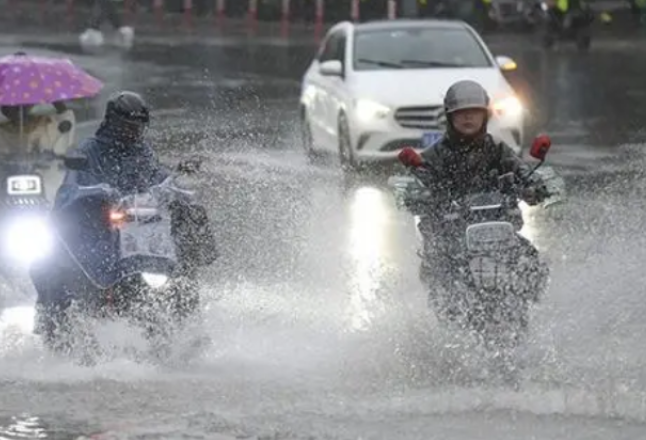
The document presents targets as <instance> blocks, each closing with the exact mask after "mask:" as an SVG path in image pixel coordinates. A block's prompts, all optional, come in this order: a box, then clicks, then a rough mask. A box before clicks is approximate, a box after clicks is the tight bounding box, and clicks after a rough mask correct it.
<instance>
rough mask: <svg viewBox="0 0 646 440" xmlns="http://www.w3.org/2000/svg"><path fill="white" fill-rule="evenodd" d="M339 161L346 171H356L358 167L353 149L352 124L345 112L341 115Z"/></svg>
mask: <svg viewBox="0 0 646 440" xmlns="http://www.w3.org/2000/svg"><path fill="white" fill-rule="evenodd" d="M338 137H339V161H340V163H341V168H343V170H344V171H354V170H356V168H357V164H356V161H355V159H354V153H353V150H352V138H351V137H350V126H349V124H348V119H347V118H346V116H345V115H344V114H341V115H340V116H339V127H338Z"/></svg>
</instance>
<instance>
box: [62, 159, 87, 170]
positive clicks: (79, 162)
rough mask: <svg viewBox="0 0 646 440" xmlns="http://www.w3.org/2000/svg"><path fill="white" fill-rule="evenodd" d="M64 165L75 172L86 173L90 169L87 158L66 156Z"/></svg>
mask: <svg viewBox="0 0 646 440" xmlns="http://www.w3.org/2000/svg"><path fill="white" fill-rule="evenodd" d="M63 165H65V168H67V169H70V170H74V171H86V170H87V169H88V168H89V162H88V160H87V157H85V156H65V158H64V159H63Z"/></svg>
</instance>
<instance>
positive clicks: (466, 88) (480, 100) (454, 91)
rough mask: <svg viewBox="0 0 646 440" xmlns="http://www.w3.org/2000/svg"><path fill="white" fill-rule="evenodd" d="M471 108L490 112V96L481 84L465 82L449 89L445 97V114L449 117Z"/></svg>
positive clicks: (460, 82) (457, 83) (459, 82)
mask: <svg viewBox="0 0 646 440" xmlns="http://www.w3.org/2000/svg"><path fill="white" fill-rule="evenodd" d="M471 108H473V109H482V110H486V111H489V95H487V92H486V90H485V89H484V88H483V87H482V86H481V85H480V84H478V83H477V82H475V81H469V80H464V81H458V82H456V83H455V84H453V85H452V86H451V87H449V90H447V92H446V96H445V97H444V112H445V113H446V114H447V115H450V114H451V113H454V112H456V111H458V110H466V109H471Z"/></svg>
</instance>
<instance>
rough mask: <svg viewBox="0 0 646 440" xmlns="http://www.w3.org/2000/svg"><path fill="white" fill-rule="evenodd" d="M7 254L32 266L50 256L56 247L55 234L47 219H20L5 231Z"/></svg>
mask: <svg viewBox="0 0 646 440" xmlns="http://www.w3.org/2000/svg"><path fill="white" fill-rule="evenodd" d="M4 244H5V246H6V247H5V254H6V255H7V256H8V257H10V258H12V259H16V260H18V261H20V262H21V263H25V264H31V263H33V262H34V261H36V260H38V259H41V258H44V257H46V256H47V255H49V254H50V253H51V251H52V248H53V246H54V234H53V232H52V230H51V228H50V226H49V223H48V222H47V220H46V219H45V218H39V217H37V218H26V219H25V218H20V219H16V220H15V221H14V222H13V223H11V224H10V225H9V227H8V228H7V230H6V231H5V240H4Z"/></svg>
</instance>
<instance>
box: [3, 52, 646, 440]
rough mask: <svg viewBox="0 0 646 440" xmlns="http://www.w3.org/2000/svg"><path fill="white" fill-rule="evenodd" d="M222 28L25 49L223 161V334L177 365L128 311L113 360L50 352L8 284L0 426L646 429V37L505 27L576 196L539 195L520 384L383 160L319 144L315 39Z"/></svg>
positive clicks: (218, 189)
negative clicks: (302, 118) (377, 167)
mask: <svg viewBox="0 0 646 440" xmlns="http://www.w3.org/2000/svg"><path fill="white" fill-rule="evenodd" d="M211 43H212V44H204V45H199V44H196V43H195V42H193V43H191V44H188V45H175V46H174V47H173V48H172V49H170V50H169V48H168V47H165V46H160V45H156V44H141V45H139V46H138V47H137V48H136V49H135V50H134V51H133V52H131V53H129V54H121V53H119V52H116V51H107V52H105V53H103V54H101V55H95V56H89V55H84V54H81V53H80V52H79V51H78V50H77V49H76V48H75V47H74V46H73V45H70V44H69V42H66V41H63V40H61V41H54V42H52V41H51V40H50V41H49V42H48V43H46V44H39V45H38V47H36V46H35V45H33V44H30V45H28V48H29V49H30V51H38V52H39V53H43V54H47V53H48V54H60V53H66V54H67V55H69V56H71V57H72V58H73V60H74V61H75V62H78V63H79V64H81V65H82V66H84V67H85V68H87V69H88V70H89V71H91V72H93V73H94V74H96V75H97V76H99V77H100V78H102V79H104V80H105V81H106V83H107V84H108V87H107V89H106V91H105V92H106V93H105V94H104V95H103V96H102V97H100V98H99V99H97V100H96V101H94V102H91V103H89V104H87V105H86V106H85V107H84V108H85V110H84V115H85V116H84V120H85V121H86V122H84V124H83V129H84V130H86V132H87V131H91V129H92V128H93V126H94V125H95V124H96V120H95V118H96V117H97V116H98V115H100V110H101V106H102V104H103V102H104V100H105V95H106V94H107V93H109V92H110V91H112V90H115V89H118V88H123V87H127V88H132V89H135V90H137V91H140V92H143V93H145V94H146V96H147V97H149V99H150V101H151V102H152V104H153V106H154V108H155V110H156V111H157V118H156V119H155V122H154V124H153V127H152V130H151V136H152V138H153V139H154V140H155V141H156V143H157V145H158V148H159V149H160V151H162V152H163V155H164V158H165V160H168V161H172V160H176V157H177V156H186V155H190V154H200V155H201V156H203V157H205V158H206V162H205V168H206V170H207V172H206V173H205V175H204V178H203V181H202V183H201V185H200V188H201V191H202V196H203V197H204V199H205V200H206V201H207V203H208V205H209V208H210V211H211V215H212V218H213V223H214V225H215V227H216V231H217V235H218V237H219V239H220V246H221V251H222V258H221V260H220V261H219V262H218V263H217V264H216V265H215V267H213V268H212V269H211V270H209V271H205V273H203V274H201V277H202V279H203V281H204V285H205V288H204V292H203V293H204V296H205V298H206V303H207V306H206V307H207V309H206V316H207V322H206V324H205V329H206V331H207V332H208V333H209V335H210V336H211V338H212V339H213V345H212V346H211V347H210V348H208V349H207V350H205V352H204V353H202V354H201V355H200V356H198V357H195V358H192V359H184V355H183V353H184V351H183V350H184V349H185V348H186V347H183V344H182V342H181V341H180V342H179V343H178V347H177V353H175V355H174V357H173V358H172V359H170V361H169V363H168V365H166V364H165V365H163V366H159V365H157V364H154V363H149V362H137V361H135V360H133V359H132V358H130V357H129V356H128V355H127V354H126V353H124V351H123V350H122V349H121V348H120V347H122V346H123V345H128V344H137V343H138V342H137V335H136V334H135V332H134V330H132V329H129V328H125V327H124V326H120V325H114V326H108V327H106V329H105V335H104V336H105V339H106V342H105V346H106V349H107V351H108V354H109V355H110V356H109V357H108V358H106V359H105V361H104V362H102V363H101V364H100V365H98V366H96V367H92V368H88V367H81V366H76V365H74V364H72V363H71V362H68V361H66V360H63V359H56V358H53V357H51V356H50V355H49V354H47V353H46V352H45V351H44V349H43V348H42V346H41V344H40V341H39V340H38V338H36V337H35V336H33V335H30V334H29V328H30V324H31V321H30V318H31V315H32V313H33V309H32V308H31V303H30V296H31V295H33V293H32V292H31V291H29V290H22V289H21V290H20V291H17V290H16V289H11V288H10V286H5V289H4V291H3V293H4V295H5V299H6V300H7V304H8V305H10V306H11V307H9V308H7V309H6V310H5V311H4V313H3V315H2V318H1V319H0V438H11V439H13V438H75V437H77V436H79V435H80V434H84V435H86V436H90V434H92V433H99V434H95V435H94V436H92V438H96V439H99V438H142V439H143V438H148V439H150V438H159V439H170V438H216V439H219V438H275V439H297V438H298V439H300V438H309V439H323V438H325V439H328V438H338V439H357V438H364V439H393V438H397V439H421V438H435V437H437V438H445V439H476V438H478V439H481V438H495V439H512V438H513V439H517V438H534V439H552V440H553V439H597V438H599V439H604V440H606V439H641V438H644V436H646V425H644V423H646V403H645V402H646V375H645V374H644V372H643V365H644V364H645V362H646V348H644V345H643V340H644V337H646V328H645V327H644V326H643V315H644V312H645V311H646V310H644V309H645V308H646V302H644V301H643V285H644V281H646V279H645V275H644V272H643V270H642V265H643V261H644V258H645V257H646V255H645V254H646V251H645V250H644V249H646V246H644V244H645V243H644V241H645V238H644V234H643V233H642V230H643V226H644V225H643V218H645V214H646V204H645V203H644V200H645V199H644V194H645V192H646V185H645V183H646V180H645V179H644V176H643V169H644V164H645V160H646V158H645V156H644V153H643V145H644V141H646V132H644V130H643V129H642V125H641V124H642V121H643V119H644V115H643V114H642V113H643V111H642V108H643V107H644V105H643V104H644V103H646V83H644V81H643V72H644V71H646V58H645V57H640V56H636V55H635V53H636V51H637V52H639V50H641V46H639V44H638V43H635V45H636V47H637V49H635V50H627V49H617V48H615V49H613V50H610V49H609V48H608V47H606V48H605V49H603V50H599V51H593V52H592V53H590V54H589V55H587V56H581V55H579V54H577V53H576V52H575V51H574V50H569V49H567V48H566V49H564V50H563V51H560V52H557V53H552V54H543V53H542V52H541V51H538V50H536V49H535V48H534V47H532V46H529V45H527V44H526V43H522V42H521V43H516V44H514V43H513V42H510V41H506V42H502V43H501V44H497V45H496V44H492V50H493V51H494V52H496V53H497V54H505V55H510V56H513V57H514V58H515V59H516V60H517V61H518V64H519V66H520V71H519V72H518V73H517V74H516V76H517V77H516V78H514V79H513V80H514V82H515V83H516V84H517V85H518V88H519V90H520V92H521V94H522V96H523V97H524V99H525V100H526V102H527V103H528V106H529V107H530V109H531V114H532V124H531V130H530V131H533V132H538V131H544V132H547V133H549V134H551V135H552V136H553V138H554V147H553V154H551V156H550V158H549V162H551V163H552V164H553V165H555V166H556V167H557V168H558V169H559V170H560V172H562V173H563V175H564V176H565V178H566V181H567V182H568V184H569V193H570V200H569V203H568V204H567V205H566V206H562V207H555V208H553V209H550V210H541V209H533V210H528V211H527V213H526V214H527V223H528V224H527V227H526V231H525V232H526V233H528V234H529V235H531V236H533V237H534V239H535V240H536V243H537V245H538V246H539V248H540V249H541V251H542V252H543V253H544V254H545V255H546V257H547V258H548V260H549V261H550V264H551V267H552V271H553V277H552V281H551V287H550V290H549V292H548V294H547V296H546V297H545V299H544V301H543V302H542V303H541V304H540V305H539V306H537V307H536V308H535V309H534V310H533V311H532V319H533V324H532V325H533V327H532V336H531V338H530V341H529V343H528V345H527V347H526V349H525V350H524V351H523V353H522V354H521V357H522V361H523V365H524V370H523V373H522V374H523V381H522V384H521V387H520V389H519V390H513V389H508V388H505V387H503V386H500V385H497V384H496V383H495V382H493V381H492V380H491V379H490V377H489V376H488V371H487V369H486V368H485V363H484V361H483V358H482V355H481V354H480V353H479V352H478V351H477V350H475V349H474V348H473V347H470V346H468V345H467V344H466V342H464V341H461V340H459V339H456V336H455V335H448V334H446V333H445V332H443V331H442V329H440V328H438V327H437V325H436V323H435V321H434V319H433V318H432V317H431V316H430V314H429V312H428V311H427V310H426V307H425V296H424V291H423V288H422V286H420V285H419V283H418V281H417V266H418V260H417V257H416V255H415V251H416V247H417V244H416V238H415V233H414V229H413V223H412V219H411V218H410V216H409V215H407V214H406V213H404V212H398V211H397V210H396V209H395V207H394V205H393V201H392V198H391V197H390V195H389V194H388V192H387V190H385V189H384V187H383V180H384V179H383V177H377V178H366V179H363V180H362V179H359V180H358V181H355V182H351V183H348V182H347V181H346V180H345V179H344V178H343V175H342V173H341V172H340V170H339V169H338V167H337V166H336V162H335V160H334V159H333V158H331V159H330V160H328V161H327V162H324V163H321V164H314V165H313V164H309V163H308V162H307V161H306V159H305V157H304V155H303V154H302V149H301V147H300V145H299V142H298V136H297V131H298V127H297V99H298V91H299V83H298V80H299V78H300V76H301V74H302V72H303V70H304V68H305V66H306V64H307V63H308V61H309V57H310V56H311V55H312V54H313V51H314V47H308V46H306V45H300V46H268V45H264V46H259V45H248V46H240V45H237V46H236V45H229V44H227V45H221V46H219V45H217V44H215V43H213V42H211ZM16 48H17V47H16V46H14V45H12V46H0V53H2V52H11V51H14V50H16ZM126 341H127V342H126ZM111 435H114V437H111ZM219 436H221V437H219Z"/></svg>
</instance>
